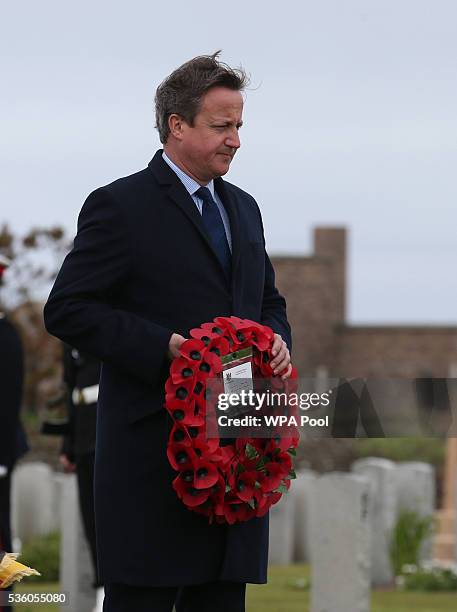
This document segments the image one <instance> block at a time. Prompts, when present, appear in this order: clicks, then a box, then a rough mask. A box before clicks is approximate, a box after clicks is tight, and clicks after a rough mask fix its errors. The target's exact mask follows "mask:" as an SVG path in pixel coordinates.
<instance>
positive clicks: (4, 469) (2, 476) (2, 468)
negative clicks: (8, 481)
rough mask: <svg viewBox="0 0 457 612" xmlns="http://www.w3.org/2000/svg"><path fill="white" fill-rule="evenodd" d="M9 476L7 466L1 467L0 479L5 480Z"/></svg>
mask: <svg viewBox="0 0 457 612" xmlns="http://www.w3.org/2000/svg"><path fill="white" fill-rule="evenodd" d="M7 474H8V468H7V467H6V465H0V478H4V477H5V476H6V475H7Z"/></svg>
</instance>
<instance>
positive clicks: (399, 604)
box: [15, 564, 456, 612]
mask: <svg viewBox="0 0 457 612" xmlns="http://www.w3.org/2000/svg"><path fill="white" fill-rule="evenodd" d="M307 579H309V566H308V565H302V564H297V565H288V566H278V565H276V566H271V567H270V569H269V573H268V584H249V585H248V588H247V597H246V602H247V603H246V611H247V612H308V611H309V607H308V606H309V591H308V590H307V589H306V588H304V584H306V583H305V582H304V581H306V580H307ZM329 587H331V580H330V579H329ZM16 592H17V593H38V592H40V593H49V592H55V593H57V592H59V585H58V583H30V582H26V581H24V582H22V583H21V584H19V585H18V586H17V588H16ZM58 609H59V608H58V606H57V605H39V606H33V605H31V604H21V605H20V606H15V610H17V612H57V611H58ZM455 609H456V593H455V592H454V593H418V592H395V591H374V593H373V596H372V606H371V612H408V611H409V610H411V611H412V610H414V612H451V611H453V612H455Z"/></svg>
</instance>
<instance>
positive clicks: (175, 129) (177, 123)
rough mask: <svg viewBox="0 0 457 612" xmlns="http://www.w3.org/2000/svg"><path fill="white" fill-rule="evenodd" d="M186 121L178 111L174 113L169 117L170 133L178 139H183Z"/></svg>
mask: <svg viewBox="0 0 457 612" xmlns="http://www.w3.org/2000/svg"><path fill="white" fill-rule="evenodd" d="M184 123H185V121H184V119H183V118H182V117H181V116H180V115H177V114H176V113H173V114H171V115H170V116H169V117H168V127H169V129H170V134H171V135H172V136H174V137H175V138H176V139H177V140H181V139H182V134H183V129H184Z"/></svg>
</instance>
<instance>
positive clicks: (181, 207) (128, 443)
mask: <svg viewBox="0 0 457 612" xmlns="http://www.w3.org/2000/svg"><path fill="white" fill-rule="evenodd" d="M215 189H216V191H217V192H218V194H219V196H220V198H221V199H222V201H223V203H224V206H225V208H226V210H227V213H228V216H229V220H230V227H231V234H232V243H233V251H232V282H231V286H229V285H228V283H227V280H226V277H225V276H224V272H223V268H222V266H221V264H220V262H219V260H218V258H217V256H216V254H215V252H214V251H213V249H212V246H211V243H210V240H209V237H208V236H207V234H206V233H205V229H204V226H203V224H202V220H201V217H200V214H199V212H198V210H197V207H196V206H195V204H194V202H193V200H192V198H191V196H190V195H189V194H188V192H187V191H186V189H185V187H184V186H183V184H182V183H181V181H180V180H179V179H178V177H177V176H176V174H175V173H174V172H173V170H171V169H170V167H169V166H168V165H167V164H166V163H165V162H164V160H163V159H162V150H159V151H157V153H156V154H155V156H154V158H153V159H152V161H151V162H150V163H149V165H148V167H147V168H145V169H143V170H141V171H140V172H137V173H136V174H133V175H131V176H127V177H124V178H121V179H119V180H117V181H114V182H113V183H111V184H109V185H107V186H105V187H101V188H99V189H97V190H95V191H94V192H93V193H91V194H90V195H89V197H88V198H87V200H86V202H85V203H84V206H83V208H82V210H81V213H80V216H79V219H78V232H77V235H76V238H75V241H74V247H73V249H72V251H71V252H70V253H69V255H68V256H67V257H66V259H65V261H64V263H63V265H62V268H61V270H60V272H59V274H58V277H57V279H56V281H55V284H54V287H53V289H52V291H51V294H50V296H49V299H48V301H47V303H46V306H45V309H44V315H45V324H46V327H47V329H48V331H49V332H50V333H51V334H53V335H55V336H57V337H58V338H60V339H61V340H63V341H64V342H67V343H68V344H70V345H71V346H74V347H76V348H77V349H78V350H80V351H84V352H87V353H89V354H91V355H93V356H95V357H97V358H99V359H100V360H101V361H102V364H103V365H102V371H101V378H100V393H99V404H98V415H97V448H96V465H95V506H96V525H97V545H98V551H99V565H100V573H101V577H102V580H104V581H105V582H107V583H108V582H120V583H125V584H133V585H135V584H137V585H150V586H170V585H186V584H199V583H204V582H209V581H213V580H217V579H220V580H231V581H237V582H253V583H264V582H266V570H267V559H268V515H266V516H265V517H264V518H262V519H252V520H250V521H247V522H245V523H239V524H235V525H232V526H226V525H209V524H208V521H207V519H206V518H205V517H203V516H200V515H197V514H195V513H193V512H191V511H189V510H188V509H187V508H186V507H185V506H184V505H183V504H182V502H181V501H180V500H179V499H178V498H177V497H176V494H175V492H174V490H173V489H172V486H171V482H172V480H173V478H174V477H175V475H176V473H175V472H174V471H173V469H172V468H171V467H170V465H169V463H168V459H167V456H166V445H167V440H168V433H169V431H170V428H171V419H170V417H169V415H168V413H167V412H166V411H165V409H164V407H163V403H164V383H165V380H166V378H167V376H168V371H169V365H170V362H169V361H168V359H167V356H166V355H167V350H168V342H169V339H170V336H171V334H172V333H173V332H176V333H180V334H182V335H183V336H185V337H188V336H189V330H190V329H192V328H193V327H198V326H200V325H201V324H202V323H204V322H206V321H211V320H212V319H213V318H214V317H216V316H230V315H236V316H238V317H242V318H248V319H252V320H255V321H258V322H261V323H264V324H266V325H269V326H270V327H272V328H273V330H274V331H275V332H277V333H279V334H281V336H282V337H283V339H284V340H285V341H286V342H287V344H288V346H289V348H290V346H291V335H290V327H289V324H288V322H287V317H286V305H285V301H284V298H283V297H282V296H281V295H280V294H279V293H278V291H277V289H276V287H275V278H274V272H273V268H272V265H271V262H270V259H269V258H268V255H267V253H266V251H265V241H264V233H263V226H262V219H261V215H260V211H259V208H258V206H257V204H256V202H255V200H254V198H253V197H252V196H250V195H249V194H248V193H246V192H244V191H242V190H241V189H239V188H238V187H236V186H235V185H232V184H230V183H229V182H227V181H225V180H223V179H222V178H218V179H215Z"/></svg>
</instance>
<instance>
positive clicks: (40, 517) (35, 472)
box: [11, 461, 59, 542]
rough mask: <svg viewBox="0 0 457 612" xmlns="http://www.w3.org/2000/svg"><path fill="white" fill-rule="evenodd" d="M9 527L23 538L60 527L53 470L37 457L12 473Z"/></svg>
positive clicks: (26, 538)
mask: <svg viewBox="0 0 457 612" xmlns="http://www.w3.org/2000/svg"><path fill="white" fill-rule="evenodd" d="M11 497H12V500H11V505H12V513H11V514H12V529H13V533H14V535H15V537H18V538H19V539H20V540H21V541H22V542H24V541H25V540H28V539H30V538H32V537H34V536H39V535H47V534H48V533H51V532H52V531H55V530H57V529H58V528H59V525H58V515H56V512H55V511H56V487H55V481H54V471H53V470H52V469H51V468H50V467H49V465H47V464H46V463H42V462H40V461H35V462H30V463H23V464H21V465H19V466H18V467H17V468H16V469H14V470H13V475H12V496H11Z"/></svg>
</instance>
